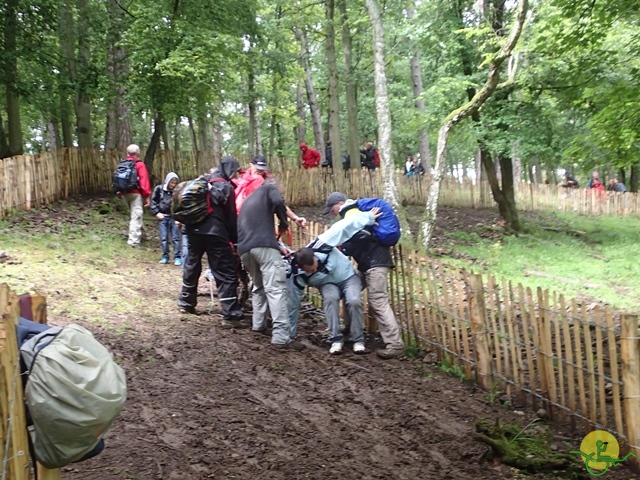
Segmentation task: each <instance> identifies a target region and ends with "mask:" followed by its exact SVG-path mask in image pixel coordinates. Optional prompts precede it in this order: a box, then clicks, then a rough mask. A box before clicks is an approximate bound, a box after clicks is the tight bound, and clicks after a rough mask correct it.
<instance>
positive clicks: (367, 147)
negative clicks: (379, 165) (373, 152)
mask: <svg viewBox="0 0 640 480" xmlns="http://www.w3.org/2000/svg"><path fill="white" fill-rule="evenodd" d="M371 147H373V142H367V143H365V144H364V149H365V150H369V149H370V148H371Z"/></svg>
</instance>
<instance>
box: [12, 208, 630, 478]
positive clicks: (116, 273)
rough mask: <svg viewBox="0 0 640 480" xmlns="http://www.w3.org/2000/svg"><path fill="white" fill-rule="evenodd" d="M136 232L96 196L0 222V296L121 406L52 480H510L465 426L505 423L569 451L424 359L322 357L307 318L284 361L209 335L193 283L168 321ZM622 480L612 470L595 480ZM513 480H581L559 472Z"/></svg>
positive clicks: (171, 282) (216, 332)
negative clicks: (77, 331) (114, 371)
mask: <svg viewBox="0 0 640 480" xmlns="http://www.w3.org/2000/svg"><path fill="white" fill-rule="evenodd" d="M444 212H445V214H444V215H441V216H440V218H441V221H446V219H447V218H450V219H451V221H452V222H457V223H456V225H457V226H456V228H463V223H462V222H467V224H468V225H477V224H479V223H485V222H494V221H496V220H497V216H496V214H495V212H488V211H480V212H476V211H471V210H464V211H462V210H461V211H455V212H454V211H453V210H445V211H444ZM447 212H449V214H447ZM461 219H467V220H461ZM145 225H146V226H147V228H146V234H147V237H148V239H147V241H146V242H145V244H144V245H145V246H144V248H142V249H139V250H134V249H131V248H130V247H128V246H127V245H126V237H125V232H126V230H127V218H126V210H125V209H124V208H123V205H122V204H121V203H120V202H119V201H118V200H114V199H111V198H78V199H74V200H72V201H65V202H58V203H56V204H54V205H51V206H49V207H47V208H43V209H40V210H38V211H32V212H28V213H17V214H15V215H12V216H11V217H9V218H8V219H5V220H4V221H0V245H1V250H2V251H3V254H0V259H1V260H0V282H3V283H8V284H9V286H10V287H11V288H12V289H13V290H15V291H16V292H18V293H22V292H24V291H29V290H31V291H37V292H38V293H41V294H44V295H46V296H47V304H48V312H49V323H51V324H54V325H64V324H67V323H70V322H76V323H79V324H82V325H84V326H86V327H87V328H89V329H90V330H91V331H92V332H93V333H94V335H95V336H96V337H97V338H98V339H99V340H101V341H102V342H103V343H104V344H105V345H106V346H107V347H108V348H109V349H110V350H111V351H112V352H113V354H114V356H115V358H116V360H117V361H118V362H119V363H120V364H121V365H122V366H123V367H124V369H125V371H126V373H127V381H128V400H127V403H126V404H125V407H124V409H123V411H122V413H121V415H120V416H119V417H118V419H117V420H116V421H115V423H114V424H113V426H112V428H111V429H110V430H109V432H108V433H107V435H106V449H105V451H104V452H103V453H102V454H101V455H99V456H98V457H96V458H94V459H91V460H88V461H86V462H83V463H78V464H73V465H70V466H68V467H66V468H64V469H63V474H62V478H63V480H74V479H75V480H81V479H82V480H86V479H92V480H107V479H144V480H149V479H207V478H213V479H224V478H235V479H266V480H272V479H273V480H278V479H283V480H284V479H287V480H290V479H293V480H297V479H322V480H326V479H328V478H331V479H348V480H350V479H353V480H362V479H394V480H395V479H398V480H400V479H407V480H409V479H411V480H414V479H427V478H428V479H487V480H489V479H496V478H500V479H502V478H504V479H507V478H509V479H511V478H521V476H522V475H523V474H524V473H525V472H523V471H520V470H518V469H516V468H513V467H509V466H507V465H505V464H503V463H502V462H501V461H500V459H494V460H489V459H487V458H486V456H485V455H486V453H487V452H488V447H487V445H486V444H484V443H481V442H479V441H478V440H476V439H475V438H474V431H475V425H476V423H477V422H478V421H479V420H480V419H486V420H487V421H488V422H489V423H490V424H495V423H496V422H498V421H499V422H500V423H501V424H503V425H511V424H513V425H517V428H519V429H521V435H520V437H521V438H530V437H532V436H534V434H533V432H532V429H531V428H532V427H531V426H532V425H533V426H534V427H535V428H537V429H538V430H540V429H542V430H541V431H542V433H544V434H545V435H547V436H548V437H549V438H550V442H551V445H552V450H554V451H557V452H565V453H568V452H569V450H575V449H577V448H578V447H579V445H580V437H579V436H576V435H574V434H571V433H569V432H566V431H561V430H558V429H555V430H553V429H551V428H550V427H548V426H546V425H544V422H543V421H538V420H536V417H535V414H534V413H533V412H530V411H527V410H524V409H520V408H519V407H518V406H515V405H511V404H509V403H504V404H503V403H502V402H501V401H496V398H492V397H493V396H492V395H491V392H484V391H482V390H479V389H478V388H476V387H475V386H474V385H472V384H468V383H464V382H461V381H460V380H459V379H458V378H456V377H454V376H451V375H447V374H446V373H444V371H443V368H442V367H441V366H438V365H437V364H433V363H430V362H429V361H427V359H428V357H426V356H425V357H423V358H420V356H418V357H417V358H411V359H408V358H405V359H397V360H390V361H383V360H380V359H378V358H377V357H376V356H375V355H373V354H371V355H362V356H357V355H354V354H353V353H352V352H351V351H350V350H347V352H346V353H344V354H343V355H341V356H337V357H334V356H330V355H329V354H328V345H327V344H326V343H325V342H324V341H323V338H324V336H325V328H324V324H323V322H322V316H321V315H319V314H318V313H314V312H311V313H307V314H305V315H304V316H303V318H302V319H301V322H302V323H301V329H300V335H299V336H300V340H301V341H302V342H304V343H305V344H306V345H307V346H308V348H307V349H306V350H305V351H303V352H300V353H281V352H274V351H272V350H271V349H270V348H269V338H268V337H266V336H261V335H258V336H256V335H255V334H252V333H251V332H250V331H248V330H234V329H224V328H222V327H221V326H220V317H219V315H218V313H219V311H217V310H216V309H214V311H213V313H212V314H209V313H208V307H209V302H210V299H209V289H208V285H207V282H206V281H205V280H204V278H202V279H201V282H200V286H199V289H200V297H199V305H198V309H197V310H198V315H180V314H179V313H178V310H177V308H176V298H177V295H178V292H179V289H180V285H181V269H180V268H179V267H175V266H173V265H159V264H158V260H159V258H160V251H159V245H158V240H157V231H156V229H155V225H154V220H153V219H152V218H151V217H150V216H146V217H145ZM247 312H248V310H247ZM367 343H368V346H369V347H370V348H373V347H375V345H376V343H377V340H376V338H375V337H374V336H370V337H369V338H368V339H367ZM545 432H546V433H545ZM534 454H535V453H534V452H533V451H532V452H531V456H533V455H534ZM541 460H543V463H544V458H542V459H541ZM631 477H632V474H631V472H630V471H629V470H627V469H626V467H618V468H616V469H615V471H611V472H609V473H608V474H607V478H613V479H622V478H627V479H628V478H631ZM528 478H537V479H543V478H545V479H547V478H567V479H568V478H588V476H587V475H586V473H585V471H584V468H583V466H582V465H581V464H578V465H576V464H575V463H574V464H572V467H571V468H569V469H568V470H566V471H548V472H546V473H538V474H537V475H535V476H529V477H528Z"/></svg>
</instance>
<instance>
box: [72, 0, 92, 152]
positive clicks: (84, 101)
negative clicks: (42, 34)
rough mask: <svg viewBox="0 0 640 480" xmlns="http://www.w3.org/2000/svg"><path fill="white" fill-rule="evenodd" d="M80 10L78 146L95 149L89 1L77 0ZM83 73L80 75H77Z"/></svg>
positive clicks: (76, 107) (77, 105)
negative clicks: (91, 99)
mask: <svg viewBox="0 0 640 480" xmlns="http://www.w3.org/2000/svg"><path fill="white" fill-rule="evenodd" d="M76 6H77V9H78V30H77V32H78V67H77V70H76V98H75V109H76V128H77V134H78V146H79V147H80V148H92V147H93V135H92V131H91V101H90V98H89V88H90V85H89V83H90V81H91V77H90V75H91V74H90V72H91V45H90V42H89V34H90V32H89V1H88V0H77V1H76ZM78 72H81V74H80V75H77V73H78Z"/></svg>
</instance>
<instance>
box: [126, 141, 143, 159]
mask: <svg viewBox="0 0 640 480" xmlns="http://www.w3.org/2000/svg"><path fill="white" fill-rule="evenodd" d="M138 155H140V147H139V146H138V145H134V144H131V145H129V146H128V147H127V156H128V157H136V158H137V157H138Z"/></svg>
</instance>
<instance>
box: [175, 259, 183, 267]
mask: <svg viewBox="0 0 640 480" xmlns="http://www.w3.org/2000/svg"><path fill="white" fill-rule="evenodd" d="M173 264H174V265H175V266H176V267H181V266H182V259H181V258H176V259H175V260H174V261H173Z"/></svg>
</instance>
